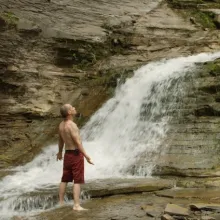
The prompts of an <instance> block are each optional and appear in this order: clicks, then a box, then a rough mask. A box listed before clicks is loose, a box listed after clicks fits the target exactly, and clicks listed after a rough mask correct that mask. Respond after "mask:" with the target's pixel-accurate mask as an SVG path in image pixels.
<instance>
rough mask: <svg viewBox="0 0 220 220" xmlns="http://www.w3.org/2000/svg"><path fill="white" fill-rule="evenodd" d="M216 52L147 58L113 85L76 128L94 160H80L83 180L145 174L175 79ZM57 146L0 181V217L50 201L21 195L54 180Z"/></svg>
mask: <svg viewBox="0 0 220 220" xmlns="http://www.w3.org/2000/svg"><path fill="white" fill-rule="evenodd" d="M218 57H220V52H218V53H213V54H199V55H195V56H190V57H180V58H175V59H170V60H166V59H164V60H161V61H159V62H152V63H149V64H147V65H145V66H143V67H141V68H140V69H138V70H137V71H136V72H135V73H134V76H133V77H132V78H129V79H127V80H126V82H125V83H124V84H123V85H120V86H118V88H117V89H116V91H115V96H114V97H113V98H111V99H110V100H108V101H107V102H106V103H105V104H104V105H103V106H102V107H101V108H100V109H99V110H98V111H97V112H96V113H95V114H94V115H93V116H92V117H91V119H90V121H89V122H88V123H87V124H86V125H85V126H84V127H83V128H82V130H81V135H82V139H83V145H84V148H85V149H86V151H87V152H88V154H89V155H90V156H91V158H92V160H93V161H94V163H95V166H91V165H89V164H87V163H86V173H85V176H86V179H87V180H89V179H90V180H91V179H98V178H106V177H124V178H125V177H127V176H131V175H133V176H139V175H142V176H150V174H151V171H152V169H153V167H154V165H155V164H156V160H157V157H156V155H157V152H158V151H159V148H160V146H161V144H162V141H163V138H164V137H165V136H166V131H167V129H168V128H169V120H170V109H173V108H174V107H175V105H176V102H175V98H176V97H178V94H179V93H181V91H180V90H181V87H180V86H179V85H181V80H182V79H183V78H184V76H185V74H186V73H187V72H188V71H192V70H193V69H194V68H196V65H195V64H196V63H199V62H206V61H210V60H214V59H216V58H218ZM168 93H172V95H173V102H171V103H170V102H169V104H166V98H167V94H168ZM57 148H58V147H57V144H55V145H52V146H49V147H47V148H46V149H44V150H43V152H42V153H41V154H40V155H38V156H37V157H36V158H35V159H34V160H33V161H32V162H30V163H28V164H26V165H24V166H21V167H17V168H15V170H14V171H15V173H14V174H13V175H9V176H6V177H5V178H3V179H2V180H1V182H0V194H1V196H0V211H1V217H0V219H4V218H5V219H8V216H13V215H16V214H20V213H22V214H25V213H27V211H29V213H31V212H30V211H34V210H43V209H46V208H50V207H53V206H54V204H53V202H51V198H50V196H47V197H45V198H44V201H43V205H42V204H41V203H42V200H40V201H39V199H36V200H35V201H29V200H28V201H27V200H24V199H23V197H22V196H23V195H28V193H31V192H34V191H35V192H36V191H37V192H38V190H40V189H42V188H44V189H45V188H46V189H47V188H50V187H52V186H54V185H58V183H59V182H60V178H61V174H62V162H60V161H58V162H57V161H56V153H57ZM141 155H144V157H145V159H146V160H145V161H146V164H145V165H146V166H144V168H143V166H142V165H141V164H140V165H138V164H136V162H137V161H138V160H139V158H140V156H141ZM134 166H136V167H135V169H134ZM48 204H50V205H48ZM25 207H27V208H25Z"/></svg>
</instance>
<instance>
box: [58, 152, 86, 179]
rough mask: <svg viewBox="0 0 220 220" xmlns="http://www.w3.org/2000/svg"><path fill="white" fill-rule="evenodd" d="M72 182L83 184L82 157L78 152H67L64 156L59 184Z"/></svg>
mask: <svg viewBox="0 0 220 220" xmlns="http://www.w3.org/2000/svg"><path fill="white" fill-rule="evenodd" d="M76 152H77V153H76ZM73 180H74V183H85V181H84V156H83V154H82V153H81V152H80V151H78V150H67V151H66V152H65V154H64V160H63V176H62V179H61V182H72V181H73Z"/></svg>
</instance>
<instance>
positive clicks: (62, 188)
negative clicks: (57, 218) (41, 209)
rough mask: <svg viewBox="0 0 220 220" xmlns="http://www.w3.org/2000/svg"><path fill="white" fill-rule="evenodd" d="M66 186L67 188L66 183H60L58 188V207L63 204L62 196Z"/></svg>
mask: <svg viewBox="0 0 220 220" xmlns="http://www.w3.org/2000/svg"><path fill="white" fill-rule="evenodd" d="M66 186H67V183H65V182H61V183H60V188H59V197H60V205H63V204H64V195H65V191H66Z"/></svg>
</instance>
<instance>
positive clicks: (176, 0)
mask: <svg viewBox="0 0 220 220" xmlns="http://www.w3.org/2000/svg"><path fill="white" fill-rule="evenodd" d="M167 2H168V4H169V5H170V6H171V7H172V8H178V9H188V8H197V6H198V4H202V3H203V1H202V0H185V1H184V0H167Z"/></svg>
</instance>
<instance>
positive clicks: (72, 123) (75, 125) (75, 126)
mask: <svg viewBox="0 0 220 220" xmlns="http://www.w3.org/2000/svg"><path fill="white" fill-rule="evenodd" d="M70 124H71V125H72V126H73V127H74V128H78V127H77V124H76V123H75V122H74V121H71V122H70Z"/></svg>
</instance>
